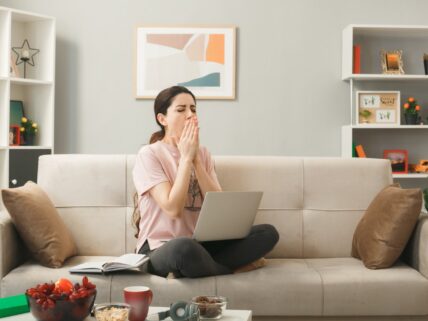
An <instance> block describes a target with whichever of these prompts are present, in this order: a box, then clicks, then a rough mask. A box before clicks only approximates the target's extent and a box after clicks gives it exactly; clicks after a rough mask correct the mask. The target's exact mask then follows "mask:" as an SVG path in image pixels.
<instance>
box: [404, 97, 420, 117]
mask: <svg viewBox="0 0 428 321" xmlns="http://www.w3.org/2000/svg"><path fill="white" fill-rule="evenodd" d="M403 107H404V113H405V114H409V115H418V114H419V111H420V110H421V106H419V105H418V103H417V101H416V99H415V98H413V97H409V99H407V102H406V103H405V104H404V105H403Z"/></svg>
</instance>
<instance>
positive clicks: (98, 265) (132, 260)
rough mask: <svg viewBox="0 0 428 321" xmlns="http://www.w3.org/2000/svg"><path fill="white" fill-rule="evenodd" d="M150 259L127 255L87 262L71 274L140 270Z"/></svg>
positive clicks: (144, 256)
mask: <svg viewBox="0 0 428 321" xmlns="http://www.w3.org/2000/svg"><path fill="white" fill-rule="evenodd" d="M149 259H150V258H149V257H148V256H147V255H145V254H135V253H127V254H124V255H121V256H119V257H117V258H114V259H111V260H109V261H103V262H99V261H98V262H86V263H82V264H79V265H76V266H73V267H72V268H71V269H70V270H69V272H70V273H109V272H115V271H123V270H140V268H141V267H142V265H143V264H144V263H146V262H147V261H148V260H149Z"/></svg>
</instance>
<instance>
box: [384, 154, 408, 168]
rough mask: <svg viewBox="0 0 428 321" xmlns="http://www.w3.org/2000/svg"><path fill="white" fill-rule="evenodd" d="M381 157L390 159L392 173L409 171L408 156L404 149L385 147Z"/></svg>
mask: <svg viewBox="0 0 428 321" xmlns="http://www.w3.org/2000/svg"><path fill="white" fill-rule="evenodd" d="M383 158H385V159H389V160H390V161H391V168H392V173H393V174H407V173H408V172H409V157H408V152H407V150H405V149H386V150H384V151H383Z"/></svg>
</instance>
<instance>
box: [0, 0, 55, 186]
mask: <svg viewBox="0 0 428 321" xmlns="http://www.w3.org/2000/svg"><path fill="white" fill-rule="evenodd" d="M55 24H56V21H55V18H53V17H49V16H44V15H40V14H35V13H31V12H25V11H20V10H15V9H11V8H6V7H0V188H6V187H13V184H11V181H12V179H13V177H11V175H12V174H13V173H15V172H17V171H19V170H20V169H18V168H16V167H17V162H16V160H17V159H18V160H19V157H20V155H23V154H24V153H27V155H28V152H30V153H31V151H35V152H36V153H37V152H40V151H42V150H43V152H46V153H53V152H54V150H53V149H54V110H55V106H54V104H55V99H54V94H55V33H56V31H55V28H56V26H55ZM25 39H27V40H28V42H29V44H30V46H31V48H37V49H39V50H40V52H39V53H38V54H36V55H35V56H34V57H33V59H34V63H35V66H34V67H33V66H30V65H27V69H26V78H24V69H23V64H20V65H18V66H16V67H17V70H18V76H12V75H11V73H10V69H11V67H10V62H11V59H12V61H13V62H15V61H16V54H15V53H14V52H13V51H12V48H13V47H21V46H22V44H23V42H24V40H25ZM10 100H21V101H22V102H23V105H24V113H25V116H26V117H28V118H29V119H31V120H33V121H35V122H36V123H37V124H38V126H39V132H38V133H37V135H36V137H35V142H34V145H32V146H9V126H10ZM21 151H23V153H21ZM12 159H13V161H12ZM36 161H37V160H36ZM32 162H33V163H32V164H28V167H31V166H33V167H34V165H35V164H34V159H33V160H32ZM20 163H25V162H21V161H20ZM25 170H27V169H26V168H22V171H25ZM23 183H25V182H19V184H18V185H22V184H23Z"/></svg>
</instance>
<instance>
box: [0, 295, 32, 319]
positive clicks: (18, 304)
mask: <svg viewBox="0 0 428 321" xmlns="http://www.w3.org/2000/svg"><path fill="white" fill-rule="evenodd" d="M29 311H30V307H29V306H28V301H27V298H26V297H25V294H19V295H14V296H8V297H5V298H1V299H0V318H3V317H8V316H10V315H16V314H21V313H26V312H29Z"/></svg>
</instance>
